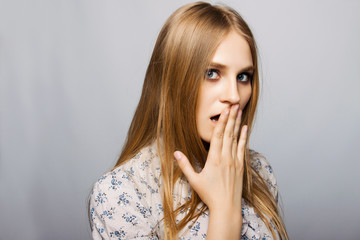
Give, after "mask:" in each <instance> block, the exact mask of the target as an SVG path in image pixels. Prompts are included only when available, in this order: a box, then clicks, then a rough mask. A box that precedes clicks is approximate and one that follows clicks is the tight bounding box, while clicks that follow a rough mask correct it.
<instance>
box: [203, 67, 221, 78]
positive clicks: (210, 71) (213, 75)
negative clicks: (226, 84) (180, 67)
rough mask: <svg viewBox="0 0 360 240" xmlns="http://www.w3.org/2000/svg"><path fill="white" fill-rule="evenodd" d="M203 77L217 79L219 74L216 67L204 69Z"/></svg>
mask: <svg viewBox="0 0 360 240" xmlns="http://www.w3.org/2000/svg"><path fill="white" fill-rule="evenodd" d="M205 77H206V78H207V79H219V78H220V75H219V72H218V71H217V70H216V69H208V70H206V73H205Z"/></svg>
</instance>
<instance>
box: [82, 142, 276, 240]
mask: <svg viewBox="0 0 360 240" xmlns="http://www.w3.org/2000/svg"><path fill="white" fill-rule="evenodd" d="M250 153H251V154H250V155H251V164H252V166H254V168H255V169H256V170H257V171H258V173H259V174H260V176H261V177H262V178H263V179H264V180H265V182H266V183H267V185H268V188H269V189H270V192H271V193H272V194H273V196H274V198H275V200H276V201H277V198H278V195H277V194H278V191H277V184H276V179H275V176H274V174H273V171H272V168H271V166H270V164H269V162H268V161H267V160H266V159H265V158H264V157H263V156H262V155H261V154H259V153H257V152H255V151H252V150H250ZM160 173H161V168H160V158H159V156H158V152H157V147H156V142H155V143H154V144H152V145H150V146H148V147H145V148H143V149H142V150H141V151H140V152H139V153H138V154H137V155H136V156H135V157H134V158H132V159H131V160H129V161H128V162H126V163H125V164H123V165H121V166H119V167H117V168H116V169H114V170H113V171H111V172H108V173H106V174H105V175H103V176H102V177H101V178H100V179H99V180H98V181H97V182H95V184H94V186H93V189H92V191H91V194H90V209H89V211H90V220H91V228H92V237H93V239H164V227H163V221H162V218H163V216H164V213H163V205H162V199H161V196H162V187H161V177H160ZM189 196H191V188H190V185H189V183H188V182H187V181H186V180H182V179H179V180H178V181H177V182H176V184H175V186H174V195H173V198H174V206H180V205H181V204H183V203H184V202H185V201H186V199H188V198H189ZM199 207H200V206H199ZM185 214H186V212H182V213H180V214H179V215H178V216H177V219H176V221H177V222H178V221H179V220H181V219H182V218H183V217H184V216H185ZM242 214H243V224H242V232H241V239H246V240H247V239H261V240H266V239H273V237H272V235H271V232H270V231H269V230H268V229H267V228H266V225H265V224H264V222H263V221H262V220H261V219H260V217H259V216H258V215H257V214H256V213H255V212H254V208H253V207H250V206H249V205H248V204H247V203H246V202H245V200H244V199H242ZM208 221H209V212H208V211H206V212H204V213H203V214H202V215H201V216H200V217H199V218H198V219H197V220H196V221H195V220H192V221H190V222H189V223H188V224H187V226H186V227H184V228H183V229H182V231H181V232H180V234H179V235H178V237H179V239H181V240H188V239H191V240H193V239H206V232H207V228H208ZM225 221H226V220H225ZM275 232H276V230H275ZM277 238H278V239H279V237H278V236H277Z"/></svg>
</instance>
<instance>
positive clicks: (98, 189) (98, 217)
mask: <svg viewBox="0 0 360 240" xmlns="http://www.w3.org/2000/svg"><path fill="white" fill-rule="evenodd" d="M145 194H146V193H143V192H142V191H141V190H139V188H138V186H137V184H136V183H135V182H134V181H133V180H132V178H131V174H129V173H127V172H126V171H123V170H118V171H113V172H109V173H108V174H106V175H104V176H103V177H102V178H100V179H99V180H98V181H97V182H96V183H95V184H94V186H93V189H92V191H91V194H90V204H89V211H90V222H91V229H92V237H93V239H158V237H157V235H156V232H155V231H153V230H154V228H155V226H156V221H154V219H153V217H152V214H151V212H152V209H151V207H148V205H147V204H146V201H145V200H144V195H145Z"/></svg>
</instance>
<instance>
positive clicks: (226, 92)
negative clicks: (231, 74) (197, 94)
mask: <svg viewBox="0 0 360 240" xmlns="http://www.w3.org/2000/svg"><path fill="white" fill-rule="evenodd" d="M220 100H221V102H224V103H229V104H236V103H239V102H240V93H239V89H238V84H237V82H236V80H235V81H234V80H231V81H226V83H224V86H223V89H222V94H221V99H220Z"/></svg>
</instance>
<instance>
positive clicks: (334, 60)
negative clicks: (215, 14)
mask: <svg viewBox="0 0 360 240" xmlns="http://www.w3.org/2000/svg"><path fill="white" fill-rule="evenodd" d="M187 2H189V1H166V0H163V1H146V0H144V1H120V0H117V1H110V0H109V1H100V0H86V1H85V0H84V1H80V0H66V1H65V0H58V1H50V0H37V1H36V0H31V1H29V0H23V1H18V0H9V1H4V0H0V110H1V112H0V239H2V240H7V239H28V240H32V239H41V240H42V239H89V238H90V231H89V226H88V222H87V208H86V201H87V197H88V194H89V191H90V189H91V185H92V184H93V182H94V181H96V179H97V178H98V177H99V176H101V175H102V174H103V173H104V172H106V171H107V170H109V168H111V167H112V166H113V165H114V164H115V162H116V159H117V157H118V155H119V153H120V149H121V147H122V144H123V141H124V137H125V134H126V132H127V129H128V126H129V123H130V121H131V118H132V114H133V112H134V109H135V106H136V104H137V101H138V98H139V95H140V91H141V87H142V81H143V77H144V73H145V69H146V67H147V64H148V61H149V58H150V54H151V52H152V48H153V45H154V43H155V40H156V37H157V34H158V32H159V30H160V28H161V27H162V25H163V23H164V22H165V20H166V18H167V17H168V16H169V15H170V14H171V13H172V12H173V11H174V10H175V9H177V8H178V7H179V6H181V5H183V4H184V3H187ZM223 2H224V3H226V4H228V5H230V6H232V7H234V8H235V9H237V10H238V11H239V12H240V13H241V14H242V15H243V17H244V18H245V19H246V20H247V21H248V23H249V25H250V26H251V27H252V29H253V31H254V34H255V37H256V39H257V42H258V45H259V50H260V55H261V61H262V76H263V89H262V90H263V91H262V98H261V104H260V108H259V113H258V115H257V117H258V118H257V122H256V128H255V130H254V132H253V134H252V138H251V142H252V145H251V146H252V147H253V148H254V149H256V150H257V151H259V152H261V153H263V154H264V155H265V156H266V157H267V158H268V159H269V160H270V162H271V163H272V165H273V167H274V169H275V174H276V176H277V178H278V182H279V187H280V191H281V196H282V200H283V206H284V214H285V221H286V225H287V229H288V232H289V234H290V237H291V238H292V239H359V236H360V208H359V202H360V191H359V182H360V181H359V177H358V175H359V168H360V164H359V160H360V158H359V153H358V152H357V151H358V148H359V137H360V131H359V126H358V124H359V122H360V107H359V102H360V96H359V90H360V81H359V80H360V68H359V63H360V47H359V46H360V45H359V43H360V27H359V23H360V15H359V11H360V1H351V0H347V1H343V0H342V1H341V0H337V1H334V0H332V1H329V0H327V1H325V0H323V1H311V0H306V1H304V0H302V1H287V0H276V1H268V0H263V1H250V0H248V1H239V0H237V1H235V0H234V1H223Z"/></svg>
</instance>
